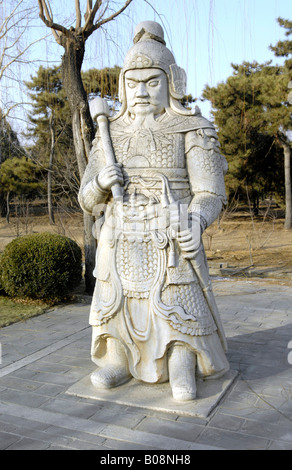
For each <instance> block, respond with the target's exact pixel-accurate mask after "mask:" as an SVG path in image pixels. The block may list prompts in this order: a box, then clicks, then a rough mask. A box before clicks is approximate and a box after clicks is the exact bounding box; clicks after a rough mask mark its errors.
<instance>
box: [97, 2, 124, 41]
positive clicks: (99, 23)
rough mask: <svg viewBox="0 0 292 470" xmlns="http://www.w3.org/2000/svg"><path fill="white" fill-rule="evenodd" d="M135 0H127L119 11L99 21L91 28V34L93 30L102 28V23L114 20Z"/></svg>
mask: <svg viewBox="0 0 292 470" xmlns="http://www.w3.org/2000/svg"><path fill="white" fill-rule="evenodd" d="M132 1H133V0H127V1H126V3H125V5H124V6H123V7H122V8H121V9H120V10H118V11H116V12H115V13H113V14H112V15H110V16H109V17H108V18H105V19H103V20H101V21H99V22H98V23H96V24H95V25H94V26H93V27H92V28H91V29H90V31H89V32H90V34H91V33H93V31H95V30H96V29H98V28H100V27H101V26H102V25H104V24H106V23H108V22H109V21H112V20H114V19H115V18H116V17H117V16H118V15H120V14H121V13H123V11H124V10H125V9H126V8H127V7H128V6H129V5H130V3H131V2H132Z"/></svg>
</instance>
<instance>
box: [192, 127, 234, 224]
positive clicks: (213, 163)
mask: <svg viewBox="0 0 292 470" xmlns="http://www.w3.org/2000/svg"><path fill="white" fill-rule="evenodd" d="M219 147H220V144H219V142H218V138H217V134H216V131H215V130H214V128H211V127H210V128H206V129H199V130H196V131H191V132H188V133H187V134H186V140H185V152H186V161H187V169H188V174H189V180H190V186H191V192H192V196H193V198H192V201H191V205H190V211H191V212H194V213H198V212H199V213H200V217H201V225H202V227H203V229H206V228H207V227H209V226H210V225H211V224H212V223H213V222H214V220H216V218H217V217H218V216H219V214H220V212H221V210H222V206H223V204H226V202H227V198H226V192H225V183H224V176H225V174H226V172H227V169H228V164H227V161H226V159H225V157H224V156H223V155H221V153H220V149H219Z"/></svg>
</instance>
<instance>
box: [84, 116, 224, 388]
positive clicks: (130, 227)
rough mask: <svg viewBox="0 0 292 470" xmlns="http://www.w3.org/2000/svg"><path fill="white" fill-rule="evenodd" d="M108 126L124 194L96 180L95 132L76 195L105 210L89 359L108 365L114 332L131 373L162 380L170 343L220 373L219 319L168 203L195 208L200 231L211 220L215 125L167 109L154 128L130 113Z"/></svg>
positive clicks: (217, 199)
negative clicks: (118, 196)
mask: <svg viewBox="0 0 292 470" xmlns="http://www.w3.org/2000/svg"><path fill="white" fill-rule="evenodd" d="M110 132H111V138H112V143H113V147H114V151H115V156H116V160H117V162H120V163H122V164H123V172H124V200H123V201H122V202H116V201H114V200H113V198H112V197H111V194H109V193H108V192H105V191H103V190H102V189H101V188H100V187H99V185H98V182H97V178H96V176H97V175H98V173H99V171H100V170H101V169H102V168H103V167H104V166H105V158H104V153H103V149H102V144H101V139H100V138H99V135H98V133H97V136H96V139H95V141H94V143H93V149H92V153H91V157H90V161H89V164H88V167H87V169H86V172H85V175H84V177H83V180H82V184H81V188H80V194H79V201H80V204H81V206H82V208H83V210H85V211H87V212H89V213H91V214H92V213H93V214H95V215H97V214H98V213H100V212H101V209H103V210H104V213H105V215H104V217H103V218H102V219H99V220H98V221H97V226H98V231H99V233H98V234H97V237H98V249H97V256H96V267H95V271H94V274H95V277H96V286H95V291H94V295H93V301H92V306H91V313H90V324H91V325H92V326H93V338H92V358H93V361H94V362H95V363H96V364H97V365H99V366H101V367H103V366H104V365H105V364H106V363H107V343H106V340H107V338H108V337H114V338H116V339H118V340H119V341H120V343H121V344H122V345H123V347H124V349H125V352H126V354H127V357H128V361H129V367H130V371H131V373H132V375H133V377H135V378H136V379H139V380H142V381H145V382H150V383H158V382H163V381H166V380H168V369H167V352H168V350H169V348H170V347H171V345H172V344H173V343H175V342H176V343H183V344H185V345H187V346H188V347H189V348H190V349H191V350H192V351H193V352H194V353H195V354H196V357H197V373H198V375H200V376H204V377H208V376H212V375H214V374H215V375H216V376H217V375H219V374H221V373H224V372H226V370H227V369H228V368H229V366H228V362H227V359H226V357H225V352H224V346H223V345H222V342H221V341H220V338H219V335H218V325H217V324H216V321H215V319H214V317H213V315H212V313H211V311H210V308H209V305H208V303H207V301H206V298H205V295H204V292H203V290H202V288H201V286H200V283H199V280H198V277H197V274H196V272H195V270H194V269H193V266H192V263H191V261H190V260H189V259H186V258H185V257H184V256H183V253H181V251H180V247H179V245H178V243H177V241H176V240H175V238H174V237H173V236H172V234H171V231H170V227H169V217H168V207H167V204H168V203H170V199H171V201H175V202H176V203H178V202H179V203H180V205H181V206H182V207H187V208H188V212H189V217H191V214H192V211H193V212H194V213H195V214H196V213H197V211H198V208H199V212H200V222H201V227H202V229H205V228H206V227H208V226H209V225H210V224H211V223H212V222H213V221H214V220H215V219H216V218H217V217H218V215H219V213H220V211H221V208H222V203H223V202H224V201H225V197H226V196H225V186H224V174H225V173H226V170H227V163H226V160H225V159H224V157H223V156H222V155H221V154H220V152H219V145H218V140H217V136H216V133H215V130H214V128H213V127H212V125H211V124H210V123H209V121H207V120H205V119H204V118H202V117H200V116H180V115H177V114H176V113H174V112H173V111H171V110H168V111H167V112H166V113H165V114H164V115H163V116H162V117H160V119H159V125H157V126H156V127H155V128H153V129H148V128H147V129H144V128H143V129H139V130H138V131H136V132H134V133H133V132H132V131H131V121H130V118H129V117H128V116H122V117H121V118H119V119H117V120H116V121H113V122H111V124H110ZM102 204H105V206H104V208H103V207H102ZM170 258H171V259H172V261H170ZM221 337H222V336H221Z"/></svg>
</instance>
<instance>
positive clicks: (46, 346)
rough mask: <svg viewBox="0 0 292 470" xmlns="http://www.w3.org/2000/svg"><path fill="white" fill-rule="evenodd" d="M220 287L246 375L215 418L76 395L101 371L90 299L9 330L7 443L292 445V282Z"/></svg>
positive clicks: (4, 367) (234, 350)
mask: <svg viewBox="0 0 292 470" xmlns="http://www.w3.org/2000/svg"><path fill="white" fill-rule="evenodd" d="M213 286H214V292H215V296H216V299H217V304H218V307H219V311H220V313H221V318H222V322H223V325H224V328H225V331H226V335H227V340H228V346H229V350H228V353H227V354H228V359H229V362H230V365H231V369H232V370H236V371H238V372H239V377H238V379H237V380H236V381H235V382H234V383H233V385H232V387H230V388H229V390H228V392H227V393H226V394H225V395H224V397H222V399H221V400H220V401H219V403H217V404H216V406H215V408H214V409H213V410H212V411H211V413H210V414H209V415H208V416H207V417H206V416H203V417H198V416H188V415H186V414H184V413H181V412H180V410H179V409H176V410H174V412H173V413H165V412H164V411H163V410H161V409H159V410H157V409H149V408H147V407H145V406H143V403H142V405H141V403H139V404H138V405H139V406H132V405H131V406H129V404H121V403H113V402H110V401H106V400H105V399H104V400H98V401H97V400H96V399H92V398H90V397H87V398H86V397H79V396H74V395H69V394H67V391H68V389H70V388H71V387H74V386H75V385H76V384H78V383H79V382H80V381H81V380H83V379H84V378H86V377H87V376H88V375H89V374H90V373H91V372H93V370H94V364H92V362H91V360H90V342H91V329H90V327H89V326H88V315H89V304H84V303H79V304H71V305H68V306H62V307H61V308H56V309H54V310H51V311H49V312H47V313H45V314H44V315H41V316H39V317H35V318H32V319H30V320H28V321H27V322H25V323H23V322H21V323H18V324H14V325H11V326H9V327H6V328H2V329H1V330H0V343H1V349H2V361H0V362H1V363H0V450H6V449H7V450H22V449H30V450H61V449H62V450H98V451H100V452H101V451H102V452H108V453H116V452H120V451H127V452H129V453H130V451H135V450H139V452H142V451H143V450H144V451H149V452H150V451H158V450H159V451H161V452H167V451H173V452H174V453H175V452H178V451H184V452H187V453H190V454H191V453H192V452H193V451H194V450H205V449H208V450H218V449H227V450H241V449H242V450H252V449H255V450H260V449H264V450H266V449H269V450H292V364H290V363H289V361H288V354H289V352H291V349H290V348H289V347H288V344H289V342H290V341H291V340H292V312H291V310H292V307H291V306H292V289H291V284H288V283H287V282H280V281H277V282H274V281H273V280H269V281H267V280H259V279H254V280H251V279H247V280H245V279H234V280H231V279H220V280H219V279H218V280H214V281H213ZM141 401H142V402H143V396H142V397H141ZM139 455H140V454H139ZM141 455H142V454H141Z"/></svg>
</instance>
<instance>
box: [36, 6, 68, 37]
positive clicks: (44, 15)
mask: <svg viewBox="0 0 292 470" xmlns="http://www.w3.org/2000/svg"><path fill="white" fill-rule="evenodd" d="M38 4H39V9H40V13H39V16H40V19H41V20H42V21H43V22H44V23H45V25H46V26H47V27H48V28H51V30H52V32H53V35H54V37H55V39H56V41H57V43H58V44H61V39H60V35H59V34H58V32H57V31H59V32H60V33H63V34H65V36H68V35H69V31H68V29H66V28H65V27H64V26H62V25H60V24H58V23H54V21H53V17H52V15H51V7H50V6H49V8H48V6H47V3H46V0H38ZM49 5H50V4H49ZM44 9H45V12H44Z"/></svg>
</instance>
